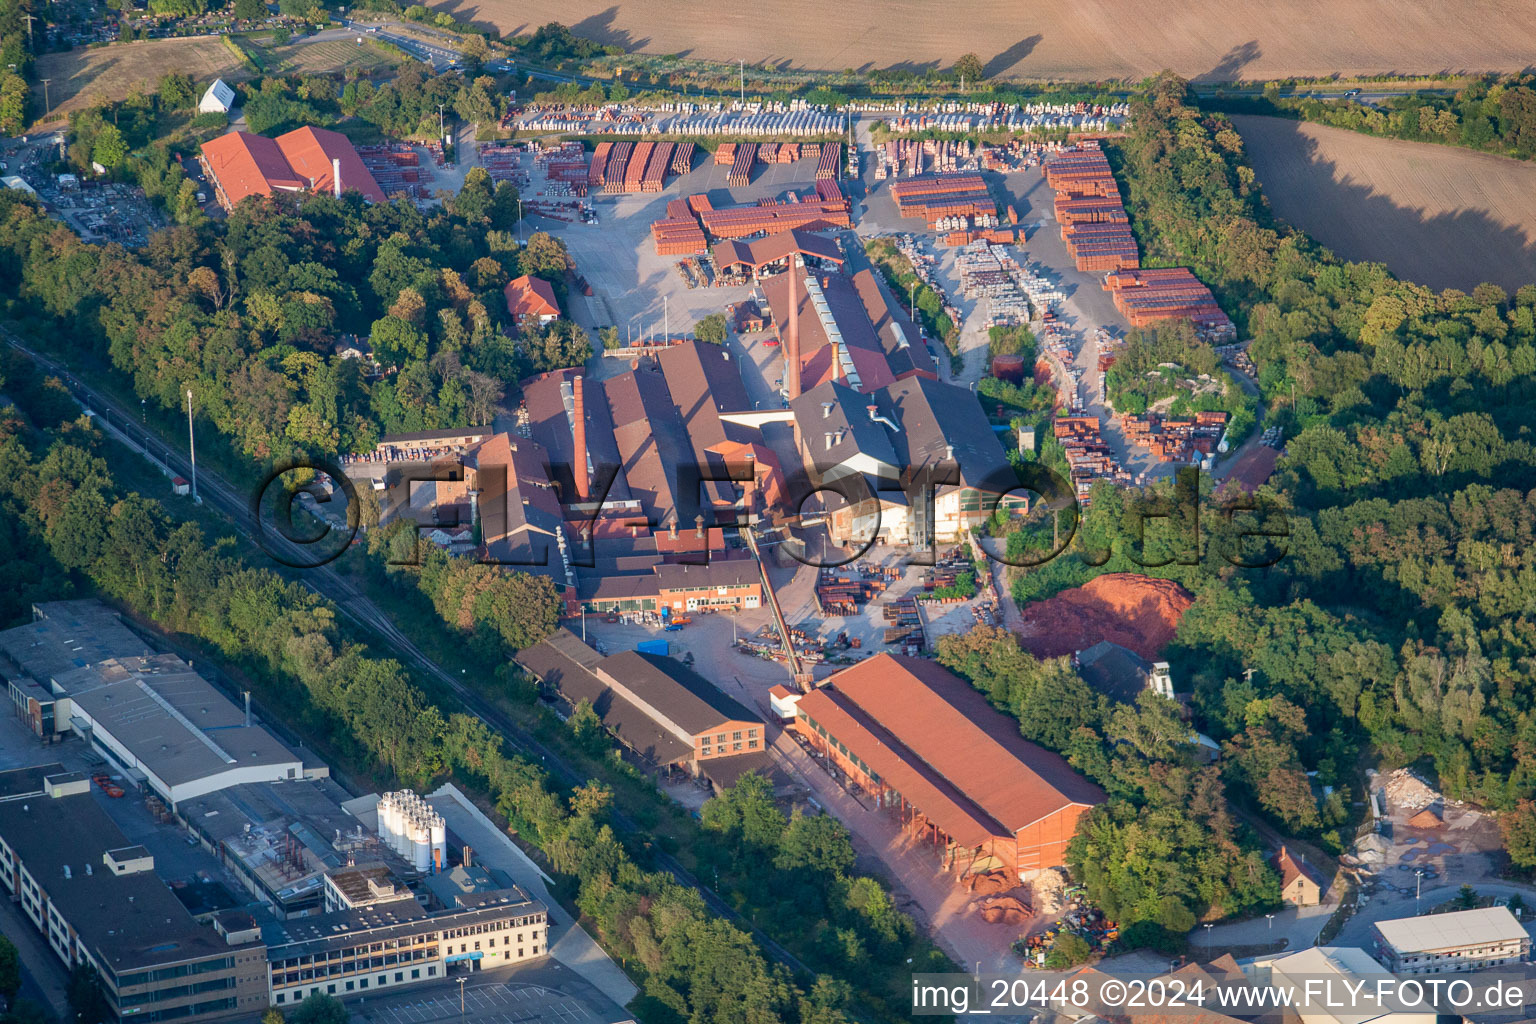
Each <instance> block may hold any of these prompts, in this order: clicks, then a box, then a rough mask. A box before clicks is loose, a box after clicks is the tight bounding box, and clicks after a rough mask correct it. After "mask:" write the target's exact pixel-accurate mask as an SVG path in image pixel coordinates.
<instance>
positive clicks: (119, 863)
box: [0, 601, 762, 1021]
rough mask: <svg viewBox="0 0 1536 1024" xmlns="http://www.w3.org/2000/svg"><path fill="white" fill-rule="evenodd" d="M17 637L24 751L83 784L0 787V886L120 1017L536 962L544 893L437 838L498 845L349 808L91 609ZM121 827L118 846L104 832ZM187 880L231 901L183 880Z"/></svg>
mask: <svg viewBox="0 0 1536 1024" xmlns="http://www.w3.org/2000/svg"><path fill="white" fill-rule="evenodd" d="M34 616H35V621H34V622H33V623H32V624H30V625H27V626H21V627H16V628H14V629H10V630H6V631H3V632H0V675H3V676H4V679H5V682H6V685H7V687H8V688H9V691H10V693H11V696H12V701H13V708H14V711H15V713H16V716H17V718H18V719H20V721H21V723H22V724H24V725H25V727H26V729H28V730H29V731H31V732H32V734H33V735H34V737H35V739H36V740H37V741H39V742H41V743H43V744H44V746H43V749H44V750H47V751H49V752H55V751H56V752H57V753H58V755H59V756H60V757H61V758H62V757H64V756H66V755H67V756H68V757H69V758H70V759H71V760H73V761H77V762H78V761H79V760H81V759H83V760H85V762H86V763H87V764H89V765H91V767H88V768H85V769H82V770H71V769H68V768H66V767H65V766H64V765H63V764H62V763H43V764H39V765H38V766H36V767H29V768H17V769H13V770H9V771H0V881H3V883H4V886H5V889H6V891H7V892H8V893H9V894H10V896H11V897H12V898H13V899H14V900H15V901H17V904H18V906H19V907H20V908H21V910H22V911H23V912H24V913H25V914H26V915H27V916H28V917H29V918H30V919H31V920H32V922H33V924H34V925H35V926H36V927H37V928H38V930H39V931H40V932H41V933H42V935H43V936H44V938H45V939H46V941H47V944H48V946H49V947H50V948H51V949H52V951H53V953H54V955H56V956H57V957H58V958H59V959H60V960H61V961H63V962H64V963H65V964H66V965H74V964H76V963H85V964H89V965H90V966H91V967H93V968H95V969H96V971H97V972H98V973H99V975H100V977H101V980H102V987H103V992H104V995H105V996H106V998H107V1000H108V1003H109V1004H110V1005H111V1007H112V1009H113V1012H114V1013H115V1014H117V1015H118V1016H119V1017H123V1018H127V1017H130V1016H131V1017H134V1018H137V1019H144V1020H149V1021H161V1020H189V1021H198V1020H215V1019H225V1018H232V1017H241V1016H254V1015H259V1014H260V1012H261V1011H262V1010H264V1009H265V1008H266V1007H268V1006H284V1005H291V1004H293V1003H297V1002H301V1001H302V1000H303V999H304V998H306V997H309V996H313V995H317V994H326V995H336V996H340V997H343V998H345V997H346V996H348V995H351V994H354V993H362V992H375V991H378V990H380V989H390V988H394V987H396V986H410V985H413V984H426V983H430V982H432V981H438V980H443V979H446V978H448V977H449V976H450V975H451V974H453V973H455V972H458V973H462V972H466V971H474V970H480V969H490V968H495V967H503V966H510V965H516V964H523V963H532V962H536V961H541V960H542V959H544V958H545V957H547V956H548V955H549V947H550V944H551V943H552V941H553V937H552V936H551V935H550V933H549V929H550V925H551V920H550V915H549V909H548V905H547V903H546V902H545V901H544V900H542V899H541V898H539V897H538V896H535V895H531V894H530V892H529V890H528V888H527V886H529V885H535V886H538V885H542V882H541V881H539V880H538V879H537V875H536V874H533V875H530V874H529V873H528V872H527V870H526V862H525V861H524V860H521V859H518V858H512V859H508V858H507V857H506V856H505V855H504V853H503V852H502V851H500V850H497V849H486V850H482V851H481V852H480V854H479V855H478V856H476V855H474V854H472V852H471V848H470V845H469V842H467V841H466V840H465V839H464V838H463V835H462V834H460V833H458V832H457V831H456V829H458V828H472V832H471V834H473V835H475V836H476V841H477V842H478V841H480V837H481V836H482V835H483V834H485V833H486V832H487V831H489V833H490V834H493V835H494V834H495V833H496V827H495V826H494V825H492V824H491V823H490V821H489V820H488V819H485V818H484V817H483V815H480V813H479V812H478V811H477V810H474V809H473V807H472V805H467V804H466V803H465V802H463V801H462V799H460V798H459V797H457V795H456V794H453V793H448V794H443V793H438V794H433V795H432V796H430V797H423V796H418V795H417V794H415V793H413V792H411V791H409V790H403V791H398V792H389V793H385V794H383V795H382V796H378V797H360V798H352V797H350V796H349V795H348V794H347V793H346V791H344V790H343V789H341V787H340V786H338V785H337V784H336V783H335V782H333V781H332V780H331V779H330V778H329V773H328V771H327V770H326V769H325V767H324V766H323V765H320V764H317V763H312V762H307V761H306V760H305V759H303V758H301V757H299V756H298V755H296V754H291V753H289V752H288V751H287V749H286V747H285V746H284V744H282V743H281V742H280V741H279V740H278V739H277V738H276V737H275V736H273V735H271V733H269V732H268V731H267V730H266V728H265V727H264V726H263V725H262V724H261V723H260V722H259V721H257V720H256V719H255V718H254V716H253V714H252V711H251V709H249V708H247V709H245V710H241V709H240V708H238V707H236V706H235V705H234V704H233V703H231V702H229V701H228V700H227V699H226V698H224V697H223V696H222V694H220V693H219V692H218V690H217V688H216V687H215V686H214V685H213V684H212V683H210V682H208V681H207V680H206V679H204V678H202V677H201V676H200V675H198V674H197V673H196V672H194V671H193V669H192V668H191V666H189V665H188V664H187V663H185V662H183V661H181V660H180V659H179V658H175V656H173V655H169V654H164V653H159V652H157V651H156V649H155V643H154V641H155V638H154V637H146V636H141V635H140V634H139V633H137V632H136V631H135V630H133V629H130V628H129V627H128V626H126V625H125V624H124V623H123V621H122V620H121V619H120V618H119V617H118V616H117V615H116V613H114V612H112V611H111V610H110V609H108V608H106V607H105V606H103V605H101V604H99V603H97V602H95V601H63V602H52V603H44V604H39V605H37V606H35V608H34ZM680 667H681V666H679V668H680ZM82 679H86V680H89V682H88V683H87V684H82V682H81V680H82ZM696 685H697V684H696ZM48 698H51V700H49V699H48ZM745 717H751V716H750V715H746V716H745ZM55 723H63V724H62V728H61V727H59V726H58V725H56V724H55ZM755 725H756V728H757V730H758V731H757V732H756V733H754V735H753V738H752V740H751V743H752V745H753V747H754V748H755V749H760V747H761V743H762V734H761V728H762V727H761V723H760V722H759V723H755ZM721 752H722V753H724V752H725V751H724V749H723V748H722V750H721ZM128 794H132V795H133V797H134V799H133V800H125V799H123V797H125V796H126V795H128ZM134 808H137V809H136V810H134V813H133V815H132V817H133V818H134V821H135V824H134V826H133V827H134V829H135V832H134V833H133V834H134V836H135V839H129V838H128V836H127V835H126V834H125V832H124V827H123V826H122V825H120V823H119V815H118V814H116V813H114V814H108V813H107V810H108V809H111V810H113V811H117V810H124V811H128V810H131V809H134ZM450 820H452V821H454V822H455V823H456V824H455V825H454V826H450V825H449V821H450ZM189 844H190V845H191V846H192V848H193V851H194V852H191V853H189V852H188V845H189ZM210 856H211V859H208V858H210ZM189 859H190V860H191V861H194V862H201V863H206V864H208V865H215V864H216V865H217V866H218V868H222V869H224V870H227V872H228V877H230V878H231V879H233V880H234V882H235V883H237V884H238V886H239V887H241V888H242V889H243V893H241V892H237V891H234V890H228V889H226V888H225V887H223V886H220V885H218V884H217V883H215V882H214V881H213V880H212V878H211V877H210V871H209V869H202V870H200V871H199V872H198V874H197V875H196V876H195V877H194V878H192V879H190V880H188V879H187V878H185V877H184V876H183V872H184V871H186V870H187V867H186V865H187V863H188V861H189ZM214 870H217V868H215V869H214ZM216 894H217V895H216Z"/></svg>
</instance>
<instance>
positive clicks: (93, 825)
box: [0, 793, 249, 973]
mask: <svg viewBox="0 0 1536 1024" xmlns="http://www.w3.org/2000/svg"><path fill="white" fill-rule="evenodd" d="M0 836H4V837H5V841H6V843H7V844H8V845H9V846H10V847H11V848H12V849H13V850H15V851H16V854H17V856H19V857H20V858H21V860H22V861H23V862H24V863H25V864H26V866H27V870H28V871H29V872H31V874H32V875H33V877H35V878H36V879H37V882H38V884H39V885H40V886H42V888H43V889H44V890H45V891H46V892H47V893H48V896H49V898H50V899H51V900H53V901H54V903H55V904H57V906H58V908H59V912H60V913H61V914H63V915H64V919H65V920H66V921H68V922H69V923H70V924H71V925H72V926H73V927H74V928H75V930H76V931H77V932H79V933H80V936H81V939H82V941H83V942H84V943H85V945H86V946H87V947H89V948H90V949H92V950H94V951H95V952H96V955H97V956H99V957H100V958H101V959H102V960H103V961H104V963H105V964H106V966H108V967H110V968H111V969H112V970H113V971H115V972H118V973H121V972H122V971H124V970H129V969H134V968H140V967H146V966H151V965H155V964H173V963H178V962H181V961H184V960H193V959H197V958H200V957H206V956H214V955H222V954H225V953H228V952H229V951H230V950H231V949H232V948H236V947H231V946H230V945H229V944H228V943H227V942H225V940H224V939H223V937H221V936H220V935H218V933H216V932H215V931H214V930H213V929H212V928H210V927H206V926H203V925H200V924H198V923H197V922H196V921H195V920H193V919H192V915H191V914H190V913H188V912H187V908H186V907H184V906H182V903H181V901H180V900H178V899H177V898H176V897H175V896H174V895H172V893H171V890H170V889H169V888H168V887H167V886H166V884H165V883H164V882H162V881H161V880H160V879H159V878H157V877H156V876H155V873H154V872H153V871H137V872H134V873H132V874H127V875H117V874H114V873H113V872H112V871H111V869H109V868H108V867H107V866H106V865H105V863H104V862H103V860H102V858H103V856H104V855H105V854H106V852H107V851H108V850H121V849H126V848H129V847H131V846H132V845H133V844H132V843H130V842H129V840H128V838H127V837H126V836H124V835H123V833H122V831H121V830H120V829H119V828H118V827H117V825H116V824H115V823H114V822H113V821H112V819H111V818H110V817H108V816H107V813H106V811H104V810H102V809H101V808H100V807H99V806H97V804H96V801H95V800H94V799H93V798H92V797H91V796H90V795H89V794H87V793H81V794H77V795H75V796H64V797H57V798H49V797H39V798H38V799H35V800H13V801H9V802H6V803H0ZM87 866H89V867H90V871H89V873H87V871H86V868H87ZM66 869H68V871H69V877H67V878H66V877H65V874H64V873H65V870H66ZM243 948H249V946H246V947H243Z"/></svg>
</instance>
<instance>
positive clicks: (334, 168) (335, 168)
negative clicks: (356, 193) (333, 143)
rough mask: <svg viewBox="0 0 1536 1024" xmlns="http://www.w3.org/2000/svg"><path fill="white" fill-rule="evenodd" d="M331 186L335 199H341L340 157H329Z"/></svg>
mask: <svg viewBox="0 0 1536 1024" xmlns="http://www.w3.org/2000/svg"><path fill="white" fill-rule="evenodd" d="M331 184H332V185H333V186H335V189H336V198H337V199H340V198H341V157H338V156H333V157H331Z"/></svg>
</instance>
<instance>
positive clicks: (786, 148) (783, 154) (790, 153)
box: [778, 142, 800, 164]
mask: <svg viewBox="0 0 1536 1024" xmlns="http://www.w3.org/2000/svg"><path fill="white" fill-rule="evenodd" d="M799 159H800V143H798V142H781V143H780V144H779V152H778V162H779V163H781V164H792V163H794V162H795V161H796V160H799Z"/></svg>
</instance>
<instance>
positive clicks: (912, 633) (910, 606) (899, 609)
mask: <svg viewBox="0 0 1536 1024" xmlns="http://www.w3.org/2000/svg"><path fill="white" fill-rule="evenodd" d="M881 614H882V615H883V616H884V617H885V634H884V636H883V637H882V638H881V642H882V643H884V644H887V645H890V644H903V645H905V644H911V643H916V644H918V645H919V646H921V645H922V642H923V623H922V619H921V618H919V616H918V613H917V598H915V597H899V598H897V599H896V600H894V601H891V602H890V603H889V604H887V605H886V606H885V607H884V608H882V609H881Z"/></svg>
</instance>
